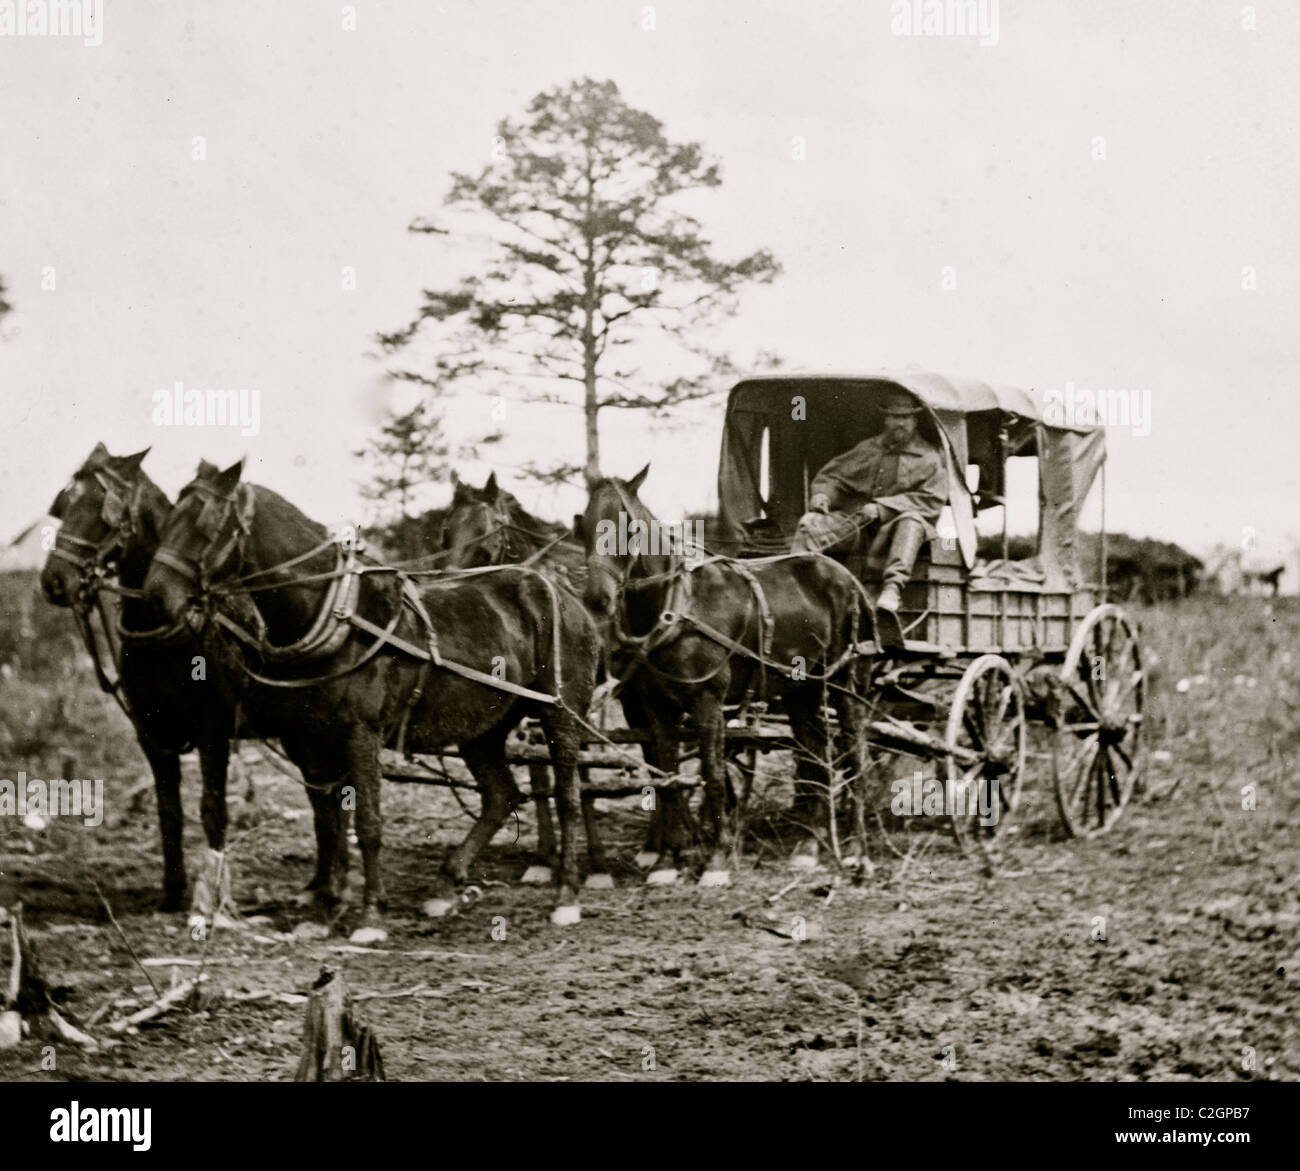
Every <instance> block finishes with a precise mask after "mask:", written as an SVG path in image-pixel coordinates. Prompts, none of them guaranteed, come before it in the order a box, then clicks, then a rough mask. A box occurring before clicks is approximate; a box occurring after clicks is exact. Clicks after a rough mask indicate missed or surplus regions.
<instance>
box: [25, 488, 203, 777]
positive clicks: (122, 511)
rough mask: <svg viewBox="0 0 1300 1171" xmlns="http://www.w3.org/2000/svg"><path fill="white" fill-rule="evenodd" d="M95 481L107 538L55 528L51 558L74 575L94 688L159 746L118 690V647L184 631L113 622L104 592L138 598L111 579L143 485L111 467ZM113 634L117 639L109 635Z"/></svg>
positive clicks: (76, 609) (133, 527)
mask: <svg viewBox="0 0 1300 1171" xmlns="http://www.w3.org/2000/svg"><path fill="white" fill-rule="evenodd" d="M92 475H93V476H94V479H95V482H96V483H97V484H98V485H99V486H100V488H101V489H102V490H103V493H104V503H103V505H102V507H101V510H100V519H101V520H103V521H104V523H105V524H107V525H108V526H109V532H108V534H107V535H106V536H105V537H103V538H102V539H101V540H99V541H91V540H88V539H87V538H85V537H78V536H76V535H75V534H73V533H69V532H67V531H65V530H64V529H60V530H59V532H58V533H57V534H56V535H55V538H54V547H53V548H52V549H51V550H50V556H51V557H57V558H59V559H60V560H62V561H66V562H67V563H68V564H70V565H72V566H73V567H74V568H75V569H76V570H77V573H78V582H77V592H76V595H75V596H74V597H73V599H72V602H71V605H70V606H69V608H70V609H71V610H72V616H73V621H74V622H75V623H76V626H77V633H78V634H79V635H80V636H81V641H82V644H83V645H84V646H85V648H86V653H87V654H88V655H89V656H90V662H91V665H92V667H93V668H94V671H95V679H96V681H97V682H98V684H99V689H100V690H101V691H102V692H104V693H105V694H106V695H111V696H112V697H113V700H114V702H116V704H117V706H118V707H119V708H121V709H122V713H123V715H125V716H126V718H127V719H128V720H130V721H131V723H132V724H133V725H134V726H135V729H136V733H137V735H138V736H140V737H141V738H142V739H143V740H146V741H148V742H149V743H150V744H151V745H152V746H154V747H155V748H164V747H167V746H163V745H159V744H158V743H157V742H156V741H155V740H154V739H153V737H151V736H150V735H149V734H148V733H147V732H146V731H145V730H144V728H143V727H142V726H141V724H140V722H139V721H138V720H137V719H136V717H135V713H134V712H133V711H132V710H131V705H130V702H129V701H128V700H127V698H126V693H125V692H124V691H123V689H122V644H121V639H134V640H153V641H171V640H173V639H174V638H175V637H177V636H178V635H183V634H185V633H186V629H185V623H184V622H183V621H182V622H177V623H173V624H171V625H170V626H163V627H158V628H157V629H156V630H151V631H139V630H132V629H130V628H128V627H127V626H126V625H125V623H124V622H123V619H122V615H121V614H120V613H119V614H118V615H117V616H116V620H114V616H113V615H112V614H110V612H109V607H108V603H107V601H106V600H105V598H104V591H105V590H109V591H112V592H114V593H117V594H119V595H120V596H122V597H135V596H139V593H138V591H136V590H132V589H128V588H127V587H125V586H123V585H122V584H121V582H120V581H119V582H118V583H117V584H116V585H114V584H113V583H112V581H111V580H110V579H111V578H113V577H115V576H116V575H117V572H118V568H117V556H118V555H119V554H120V553H121V550H122V547H123V546H124V545H125V543H126V541H127V540H128V539H129V538H130V537H131V536H133V535H135V533H137V532H138V531H139V518H140V497H141V494H142V492H143V490H144V485H143V483H142V482H141V481H139V480H137V481H135V482H134V483H133V482H131V481H129V480H127V479H125V478H123V477H122V476H120V475H119V474H118V473H117V472H115V471H114V470H113V469H112V468H109V467H99V468H95V469H94V470H93V472H92ZM96 613H97V614H98V615H99V621H100V625H101V626H102V627H103V630H104V640H105V641H106V642H107V644H108V645H107V650H106V651H104V650H102V649H101V647H100V640H99V639H98V638H97V637H96V636H95V625H94V615H95V614H96ZM114 634H116V635H117V637H116V638H115V637H114ZM105 659H108V660H111V662H112V666H113V674H112V675H110V674H109V673H108V670H107V668H106V667H105ZM192 747H193V745H192V744H187V745H184V746H182V747H181V748H179V749H172V748H170V747H167V751H179V752H187V751H189V749H190V748H192Z"/></svg>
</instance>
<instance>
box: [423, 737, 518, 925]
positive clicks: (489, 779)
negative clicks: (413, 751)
mask: <svg viewBox="0 0 1300 1171" xmlns="http://www.w3.org/2000/svg"><path fill="white" fill-rule="evenodd" d="M507 734H508V729H507V728H506V727H505V725H504V723H502V724H498V725H497V726H496V727H495V728H493V729H491V730H490V731H488V732H486V733H485V734H484V735H482V736H479V737H478V738H477V739H474V740H466V741H464V742H463V743H462V744H461V746H460V757H461V760H463V761H464V762H465V764H466V766H467V767H468V768H469V771H470V772H471V773H472V774H473V775H474V780H475V781H477V782H478V787H479V792H480V793H481V794H482V798H483V807H482V810H481V811H480V813H479V816H478V820H477V821H475V822H474V824H473V825H472V826H470V830H469V833H467V834H466V835H465V840H464V841H463V842H461V844H460V845H459V846H457V847H456V848H455V849H454V850H453V851H452V852H451V854H450V855H449V856H448V858H447V860H446V862H444V863H443V865H442V870H441V872H440V873H439V875H438V877H437V880H436V881H435V883H434V895H433V897H432V898H430V899H426V900H425V903H424V913H425V914H426V915H428V916H430V917H431V918H434V919H440V918H442V917H443V916H444V915H448V914H450V913H451V912H452V911H453V910H454V909H455V907H456V890H457V888H458V887H460V886H462V885H464V883H465V882H466V881H467V880H468V879H469V868H470V866H472V865H473V864H474V861H475V859H476V858H478V856H479V854H481V853H482V852H483V848H484V847H485V846H486V845H487V844H488V842H490V841H491V840H492V838H493V836H494V835H495V834H496V832H497V830H499V829H500V828H501V827H502V826H503V825H504V824H505V820H506V818H507V817H509V816H510V810H511V809H513V808H514V804H515V801H516V800H517V798H518V794H519V789H518V787H517V786H516V785H515V779H514V777H513V776H512V775H511V772H510V766H509V765H508V764H507V763H506V751H505V744H506V736H507Z"/></svg>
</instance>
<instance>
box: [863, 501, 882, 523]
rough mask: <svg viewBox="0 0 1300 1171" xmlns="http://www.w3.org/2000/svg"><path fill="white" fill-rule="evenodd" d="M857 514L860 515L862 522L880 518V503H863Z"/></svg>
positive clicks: (870, 521)
mask: <svg viewBox="0 0 1300 1171" xmlns="http://www.w3.org/2000/svg"><path fill="white" fill-rule="evenodd" d="M858 515H859V516H860V517H862V522H863V524H871V523H872V522H873V521H878V520H879V519H880V505H878V504H864V505H863V506H862V507H861V508H860V509H859V510H858Z"/></svg>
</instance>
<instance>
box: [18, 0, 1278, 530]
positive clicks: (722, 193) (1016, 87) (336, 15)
mask: <svg viewBox="0 0 1300 1171" xmlns="http://www.w3.org/2000/svg"><path fill="white" fill-rule="evenodd" d="M342 7H343V6H342V5H340V4H339V3H337V2H335V0H321V2H314V0H276V2H275V3H266V2H264V0H220V2H213V3H170V4H154V3H129V4H128V3H123V2H122V0H107V3H106V13H105V20H104V28H103V43H102V45H100V46H98V47H86V46H84V45H83V44H82V43H81V42H80V41H79V40H76V39H71V38H33V37H21V38H20V37H5V36H0V109H2V110H3V116H0V274H3V276H4V278H5V279H6V281H7V283H8V286H9V299H10V300H11V301H13V302H14V304H15V306H16V308H15V311H14V312H13V314H11V315H10V316H9V317H8V318H6V319H5V321H4V323H3V324H2V325H0V334H2V335H3V340H0V395H3V402H4V405H5V425H4V426H3V427H0V537H2V538H3V539H8V538H9V537H11V536H12V535H13V534H14V533H16V532H17V530H19V529H20V528H22V527H23V526H24V525H26V524H27V523H29V522H30V521H31V520H33V519H34V518H35V517H37V516H38V515H40V514H41V513H42V512H43V511H44V509H45V507H46V506H47V505H48V504H49V502H50V500H51V498H52V497H53V495H54V493H55V492H56V491H57V489H58V488H59V487H60V486H61V485H62V483H63V482H64V481H65V480H66V479H67V476H68V474H69V472H70V471H71V470H72V469H73V468H74V467H75V466H76V465H77V463H79V462H80V460H81V459H82V458H84V456H85V455H86V454H87V452H88V451H89V450H90V448H91V447H92V446H93V444H94V442H95V441H96V440H98V439H102V440H104V441H105V442H106V443H107V444H108V446H109V448H110V449H111V450H112V451H114V452H128V451H134V450H138V449H139V448H142V447H145V446H147V445H150V444H152V445H153V453H152V454H151V456H150V457H149V461H148V463H147V465H146V467H147V468H148V470H149V471H150V472H151V473H152V474H153V476H154V478H155V479H156V480H158V481H159V482H160V483H161V484H162V486H163V487H164V488H165V489H167V490H168V491H169V492H174V491H175V490H176V489H177V488H178V487H180V485H181V484H183V483H184V482H185V481H186V480H187V479H188V478H189V477H190V475H191V473H192V471H193V468H194V465H195V463H196V461H197V460H198V459H199V458H200V457H201V456H204V457H207V458H211V459H214V460H220V461H230V460H233V459H236V458H238V457H239V456H240V455H242V454H245V453H247V454H248V456H249V457H250V469H251V471H250V474H251V476H252V478H254V479H257V480H260V481H261V482H264V483H266V484H268V485H270V486H272V487H274V488H276V489H277V490H279V491H281V492H283V493H284V494H286V495H287V496H289V497H290V498H291V499H293V500H295V501H296V502H298V503H299V504H301V505H302V506H303V507H305V508H306V509H307V511H308V512H310V513H312V514H313V515H315V516H316V517H317V518H318V519H320V520H323V521H332V520H338V519H343V518H345V517H350V516H354V515H356V514H357V510H358V504H357V496H356V482H357V480H358V478H359V475H360V469H359V468H358V466H357V464H356V461H355V460H353V459H352V457H351V454H350V453H351V451H352V450H353V449H354V448H355V447H357V446H358V445H359V443H360V442H361V441H362V440H363V439H364V437H365V436H366V434H367V433H368V432H369V430H370V429H371V428H372V427H373V425H374V419H375V418H376V415H377V412H378V411H379V410H380V409H381V408H382V407H383V406H384V405H385V403H386V400H387V395H386V392H385V390H384V384H383V379H382V377H381V372H382V366H381V365H380V364H379V363H377V362H376V361H375V360H374V357H373V351H374V347H373V343H372V341H371V338H372V337H373V335H374V333H375V332H376V331H378V330H391V329H393V328H395V327H397V326H399V325H402V324H404V323H405V322H406V321H407V320H409V318H410V316H411V314H412V313H413V311H414V309H415V307H416V306H417V304H418V301H419V290H420V289H421V287H428V286H434V285H438V284H441V283H445V282H449V281H452V280H454V279H455V277H457V276H458V275H459V273H458V272H456V271H455V270H454V269H451V268H448V267H447V262H446V260H445V259H444V257H445V256H446V252H445V249H444V246H443V245H442V244H441V243H440V242H438V241H436V240H434V239H431V238H428V237H420V236H412V235H410V234H408V233H407V231H406V226H407V224H408V223H409V222H410V220H411V219H412V218H413V217H415V216H417V215H420V214H423V213H433V212H436V211H437V210H438V209H439V206H440V203H441V200H442V197H443V194H444V192H445V190H446V185H447V176H448V173H449V172H450V171H451V170H453V169H458V170H474V169H477V168H478V167H479V166H480V165H482V164H483V163H484V162H485V161H486V160H487V158H488V155H489V152H490V151H491V147H492V135H493V133H494V126H495V123H496V121H497V120H498V119H499V118H501V117H502V116H506V115H514V114H517V113H519V112H521V111H522V109H523V107H524V105H525V103H526V102H527V101H528V100H529V99H530V98H531V97H532V96H533V95H534V94H535V93H537V92H538V91H539V90H542V89H545V88H548V87H550V86H553V85H556V84H559V83H563V82H566V81H568V80H571V79H573V78H576V77H579V76H582V75H584V74H589V75H591V76H594V77H597V78H611V79H613V80H614V81H616V82H617V83H618V85H619V86H620V87H621V89H622V90H623V93H624V95H625V96H626V98H627V99H628V101H629V102H631V103H632V104H633V105H636V106H639V107H642V108H644V109H646V110H648V111H650V112H651V113H653V114H654V115H655V116H657V117H658V118H660V119H661V120H662V121H663V122H664V123H665V127H666V130H667V132H668V134H669V135H670V136H671V137H673V138H678V139H698V140H701V141H702V142H703V143H704V144H705V145H706V146H707V148H708V149H709V150H710V151H712V152H713V153H715V154H716V155H717V156H718V157H719V158H720V159H721V161H722V164H723V173H724V184H723V186H722V188H721V189H719V190H718V191H717V192H716V193H714V194H713V195H711V196H710V197H709V199H708V200H707V201H706V202H704V203H703V204H702V205H701V214H702V218H704V220H705V221H706V225H707V227H708V228H709V230H710V232H711V234H712V236H713V238H714V240H715V241H716V243H717V247H718V250H719V251H720V252H721V253H722V254H724V255H739V254H741V253H743V252H747V251H749V250H752V249H753V248H755V247H759V246H765V247H769V248H771V249H772V251H773V252H774V253H775V254H776V256H777V257H778V259H779V260H780V261H781V262H782V264H783V265H784V268H785V273H784V275H783V276H782V277H781V278H780V279H779V280H778V281H776V282H775V283H774V284H773V285H771V286H770V287H766V288H762V289H758V290H756V291H753V292H751V293H749V294H747V295H746V296H745V298H744V300H743V304H742V308H741V313H740V315H739V316H738V318H737V319H736V320H735V321H734V322H733V323H732V325H731V326H730V327H728V329H727V330H726V332H725V339H726V340H727V341H728V342H729V343H731V344H732V345H733V346H734V347H735V349H736V350H737V351H738V352H739V353H742V354H746V353H752V352H753V351H755V350H756V349H759V348H767V349H772V350H775V351H777V352H779V353H781V354H783V355H784V356H785V357H786V358H787V359H788V360H789V361H790V363H791V364H792V365H793V366H796V367H806V368H830V369H834V368H841V369H849V370H855V369H864V368H875V367H880V366H902V365H907V364H910V363H915V364H917V365H920V366H922V367H926V368H934V369H938V370H944V371H951V372H958V373H966V374H972V375H976V376H980V377H984V378H988V379H993V380H999V381H1005V382H1011V383H1017V384H1022V385H1027V386H1034V387H1038V388H1043V389H1046V388H1063V387H1064V386H1065V385H1066V384H1067V383H1069V382H1072V383H1074V384H1075V385H1076V386H1077V387H1088V388H1097V387H1105V388H1117V387H1118V388H1127V389H1133V390H1139V391H1142V390H1149V391H1150V399H1149V401H1150V410H1151V419H1150V434H1148V435H1145V436H1137V435H1134V434H1132V433H1131V431H1132V429H1131V428H1123V427H1114V428H1112V429H1111V435H1110V437H1109V441H1110V450H1111V462H1110V467H1109V471H1108V479H1109V489H1110V494H1109V501H1108V527H1111V528H1117V529H1124V530H1127V531H1129V532H1133V533H1137V534H1147V535H1154V536H1160V537H1166V538H1170V539H1174V540H1178V541H1181V542H1184V543H1186V544H1188V545H1190V546H1191V547H1193V548H1196V549H1198V550H1201V549H1204V548H1205V547H1206V546H1208V545H1210V544H1211V543H1213V542H1215V541H1218V540H1226V541H1236V540H1237V539H1238V538H1239V535H1240V533H1241V530H1242V528H1243V527H1244V526H1252V527H1254V528H1255V529H1256V530H1257V531H1258V532H1259V534H1260V539H1261V541H1262V542H1264V543H1267V542H1269V541H1275V540H1280V539H1282V538H1284V537H1285V536H1287V535H1288V534H1290V533H1291V532H1294V531H1300V520H1297V519H1296V516H1295V514H1296V507H1297V500H1298V499H1300V493H1298V492H1297V486H1298V485H1297V478H1298V476H1297V470H1296V469H1297V464H1298V461H1297V459H1296V456H1295V454H1294V448H1295V440H1296V435H1297V430H1298V428H1297V423H1298V422H1300V404H1298V403H1297V395H1296V393H1295V391H1294V389H1293V384H1294V381H1295V373H1296V370H1297V368H1298V363H1297V350H1298V349H1300V346H1298V345H1297V340H1296V339H1297V306H1300V274H1298V273H1297V267H1296V258H1297V256H1300V226H1298V225H1300V217H1298V216H1297V214H1296V210H1295V208H1296V202H1295V201H1296V192H1297V191H1300V167H1298V165H1297V162H1298V160H1300V145H1298V140H1297V135H1296V132H1295V128H1296V122H1295V119H1296V111H1297V97H1298V96H1300V81H1298V80H1297V77H1298V74H1297V70H1296V61H1297V60H1298V59H1300V5H1297V4H1295V3H1294V2H1293V0H1264V2H1262V3H1259V4H1256V5H1254V6H1253V8H1254V11H1255V23H1256V24H1257V27H1256V28H1255V29H1253V30H1243V28H1242V24H1243V19H1245V22H1246V23H1250V21H1249V13H1247V14H1245V17H1244V18H1243V7H1250V6H1243V5H1241V4H1239V3H1236V2H1235V0H1163V2H1159V0H1144V2H1142V3H1135V2H1132V0H1124V2H1119V0H1116V2H1110V0H1001V3H1000V4H998V5H997V6H996V8H997V18H998V19H997V43H996V44H992V45H981V44H980V43H979V38H978V37H962V36H950V37H938V36H914V37H905V36H898V35H894V32H893V31H891V19H892V17H893V14H892V13H891V8H893V5H891V3H890V0H848V2H843V3H838V2H826V0H819V2H818V3H809V2H808V0H745V2H743V3H742V2H739V0H708V2H705V0H690V2H687V0H665V2H660V3H657V4H655V5H654V6H653V9H654V11H653V20H652V21H648V20H647V19H646V14H645V9H646V8H647V5H645V4H643V3H623V2H621V0H587V2H584V0H553V2H552V0H499V2H488V0H479V2H470V0H448V2H447V3H426V2H415V0H409V2H393V0H385V2H384V3H379V2H378V0H369V2H366V0H361V2H360V3H357V4H355V5H354V7H355V9H356V28H355V30H346V29H344V28H343V27H342V25H343V24H344V23H345V21H344V17H343V15H342V13H341V9H342ZM646 23H653V25H654V28H653V29H644V28H642V25H643V24H646ZM893 23H896V22H893ZM196 136H202V137H203V139H204V140H205V144H206V159H204V160H203V161H196V160H195V159H194V158H193V157H192V156H193V153H194V150H193V140H194V138H195V137H196ZM796 137H801V138H802V139H803V140H804V142H805V143H806V158H803V159H796V158H794V157H792V155H794V154H795V153H797V152H796V151H793V150H792V143H793V140H794V139H795V138H796ZM1098 140H1104V143H1099V141H1098ZM1099 155H1104V157H1099ZM344 266H352V267H354V268H355V270H356V273H357V288H356V290H355V291H344V290H343V289H342V288H341V284H342V282H341V277H340V273H341V269H342V268H343V267H344ZM51 269H52V270H53V283H54V286H55V287H54V288H53V289H48V288H43V287H42V285H43V283H44V284H47V285H48V284H49V283H51V282H50V271H49V270H51ZM945 269H950V270H951V274H950V280H949V282H948V283H949V284H951V283H952V280H951V277H952V276H955V283H956V287H955V288H947V289H945V288H944V279H943V278H944V270H945ZM1247 269H1250V270H1253V273H1254V277H1253V282H1252V280H1251V279H1250V276H1249V274H1247V275H1246V278H1245V279H1243V273H1244V272H1245V271H1246V270H1247ZM1252 283H1253V284H1254V286H1255V287H1253V288H1251V287H1243V284H1245V285H1246V286H1250V285H1251V284H1252ZM177 381H181V382H184V383H185V384H186V385H187V386H190V387H201V388H205V387H245V388H256V389H258V390H260V392H261V395H260V397H261V430H260V433H259V434H258V435H256V436H254V437H245V436H242V435H240V434H239V433H238V430H237V429H230V428H227V429H220V428H211V427H209V428H195V427H188V428H186V427H177V428H160V427H157V426H155V425H154V424H153V423H152V422H151V412H152V405H153V404H152V395H153V392H154V391H155V390H158V389H159V388H162V387H170V386H172V385H173V384H174V383H175V382H177ZM488 411H489V407H488V404H486V403H471V404H465V405H463V406H462V408H460V409H459V411H458V412H457V413H456V414H455V415H454V416H453V424H454V425H455V426H456V427H457V428H458V429H463V430H464V432H465V433H466V434H469V433H471V432H473V433H477V432H478V431H481V430H483V429H484V428H485V427H486V426H487V425H488V424H489V420H488ZM720 413H721V412H720V408H719V407H713V408H711V409H710V410H708V411H704V412H697V413H696V414H695V415H694V416H693V417H692V418H691V420H690V422H689V425H688V426H678V427H675V428H664V427H662V426H657V425H652V424H651V422H650V421H649V420H647V419H646V418H644V417H643V416H632V417H629V418H622V419H614V418H607V419H606V420H605V426H604V431H603V434H604V463H605V468H606V470H607V471H609V472H614V473H619V472H623V473H630V472H631V471H633V470H635V469H636V468H637V467H639V466H640V464H641V463H642V462H644V460H645V458H646V456H647V454H650V455H652V456H653V459H654V469H653V471H652V474H651V477H650V480H649V481H648V484H647V487H646V496H647V498H648V499H649V500H650V502H651V503H652V504H654V505H656V506H657V508H658V509H659V510H660V512H661V513H662V514H663V515H665V516H668V517H671V516H676V515H680V514H681V512H682V511H683V510H684V509H686V508H692V507H700V506H706V505H710V504H712V503H713V502H714V501H715V499H716V491H715V487H714V477H715V475H716V467H717V445H718V438H719V434H720ZM506 428H507V433H508V436H509V438H508V442H507V445H506V446H505V448H504V449H503V450H502V452H501V458H502V459H503V461H505V462H507V463H509V462H523V461H524V460H526V459H528V458H530V457H533V458H544V457H546V456H548V455H552V454H564V455H570V456H576V455H578V454H579V443H580V434H581V425H580V419H579V418H578V416H577V415H568V414H565V413H563V412H561V411H556V410H544V411H536V410H534V411H526V410H525V411H519V410H515V411H512V414H511V416H510V417H509V418H508V419H507V423H506ZM462 471H463V472H464V473H465V474H467V475H471V476H475V477H479V476H481V475H483V474H485V472H486V466H485V465H470V464H467V465H464V466H463V467H462ZM503 478H504V480H505V481H506V482H507V483H512V480H511V477H510V475H509V474H508V473H507V474H506V475H505V476H504V477H503ZM517 486H518V487H520V488H521V495H523V496H524V497H525V499H526V501H530V502H532V503H533V504H534V505H537V506H540V507H541V508H542V509H543V510H544V511H546V512H548V513H550V514H551V515H554V516H563V515H567V514H568V513H570V512H572V511H573V508H574V505H575V503H576V501H575V500H574V499H573V498H572V497H563V496H562V497H559V498H556V497H554V496H553V495H551V494H549V493H539V492H536V491H530V490H528V489H527V486H526V485H523V484H519V485H517Z"/></svg>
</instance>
